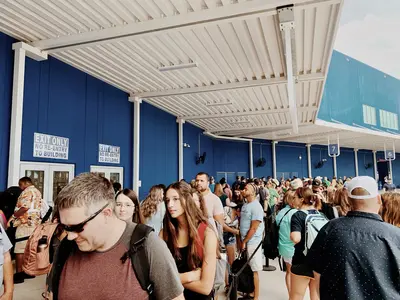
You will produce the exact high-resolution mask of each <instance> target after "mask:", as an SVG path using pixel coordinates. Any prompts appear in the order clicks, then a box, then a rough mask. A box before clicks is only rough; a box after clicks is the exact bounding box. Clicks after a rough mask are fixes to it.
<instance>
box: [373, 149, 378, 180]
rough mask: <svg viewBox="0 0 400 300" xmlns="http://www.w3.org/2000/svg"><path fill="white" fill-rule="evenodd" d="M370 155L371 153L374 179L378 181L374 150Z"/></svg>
mask: <svg viewBox="0 0 400 300" xmlns="http://www.w3.org/2000/svg"><path fill="white" fill-rule="evenodd" d="M372 155H373V158H374V178H375V180H376V181H378V178H379V177H378V166H377V163H376V151H372Z"/></svg>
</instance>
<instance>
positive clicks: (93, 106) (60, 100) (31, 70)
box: [21, 57, 132, 187]
mask: <svg viewBox="0 0 400 300" xmlns="http://www.w3.org/2000/svg"><path fill="white" fill-rule="evenodd" d="M34 132H40V133H45V134H51V135H57V136H62V137H67V138H69V139H70V147H69V158H68V160H53V159H45V158H36V157H33V134H34ZM99 143H102V144H109V145H114V146H119V147H120V148H121V160H120V164H119V165H115V164H104V163H98V145H99ZM131 149H132V104H131V103H130V102H129V101H128V95H127V94H126V93H124V92H122V91H120V90H118V89H116V88H114V87H112V86H110V85H108V84H106V83H104V82H102V81H100V80H98V79H95V78H93V77H91V76H90V75H87V74H85V73H83V72H81V71H79V70H77V69H75V68H73V67H71V66H69V65H67V64H64V63H62V62H61V61H59V60H57V59H55V58H52V57H50V58H49V59H48V60H47V61H43V62H37V61H33V60H31V59H29V58H27V60H26V71H25V89H24V112H23V126H22V149H21V160H22V161H35V162H39V161H40V162H56V163H69V164H75V172H76V174H79V173H82V172H87V171H89V170H90V165H110V166H122V167H124V186H129V187H130V186H131V185H132V184H131V183H132V151H131Z"/></svg>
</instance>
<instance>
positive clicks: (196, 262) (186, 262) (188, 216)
mask: <svg viewBox="0 0 400 300" xmlns="http://www.w3.org/2000/svg"><path fill="white" fill-rule="evenodd" d="M165 203H166V206H167V212H166V214H165V217H164V224H163V229H162V230H161V232H160V237H161V238H162V239H163V240H164V241H165V242H166V243H167V246H168V248H169V250H170V251H171V253H172V256H173V257H174V258H175V262H176V265H177V267H178V271H179V273H180V277H181V282H182V284H183V286H184V288H185V291H184V296H185V299H191V300H210V299H212V298H213V286H214V278H215V270H216V260H217V251H218V250H217V247H218V242H217V237H216V234H215V232H214V231H213V230H212V229H211V228H210V227H209V225H208V220H207V217H206V216H205V215H204V213H203V212H202V211H201V210H200V208H199V207H198V206H197V205H196V203H195V201H194V200H193V196H192V190H191V187H190V186H189V185H188V184H186V183H183V182H176V183H173V184H171V185H170V186H169V187H168V188H167V191H166V194H165Z"/></svg>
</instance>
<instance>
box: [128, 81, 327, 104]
mask: <svg viewBox="0 0 400 300" xmlns="http://www.w3.org/2000/svg"><path fill="white" fill-rule="evenodd" d="M324 78H325V75H324V74H322V73H316V74H306V75H300V76H298V81H299V82H311V81H323V80H324ZM287 82H288V80H287V78H286V77H281V78H267V79H259V80H251V81H240V82H231V83H225V84H217V85H208V86H200V87H191V88H182V89H171V90H163V91H155V92H143V93H137V94H135V96H137V97H140V98H146V99H147V98H158V97H167V96H178V95H188V94H197V93H207V92H216V91H222V90H223V91H228V90H236V89H243V88H249V87H258V86H269V85H280V84H286V83H287ZM315 108H317V107H315Z"/></svg>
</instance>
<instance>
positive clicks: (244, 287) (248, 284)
mask: <svg viewBox="0 0 400 300" xmlns="http://www.w3.org/2000/svg"><path fill="white" fill-rule="evenodd" d="M260 251H261V250H260ZM246 262H247V251H242V252H241V254H240V255H239V257H238V258H237V259H236V260H235V261H234V262H233V264H232V270H231V271H232V273H233V274H236V273H238V272H239V270H240V269H241V268H242V267H243V266H244V265H245V264H246ZM237 289H238V291H239V292H242V293H246V294H249V293H252V292H253V291H254V274H253V271H252V270H251V267H250V266H249V265H247V266H246V267H245V268H244V270H243V272H242V273H241V274H240V275H239V277H238V288H237Z"/></svg>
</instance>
